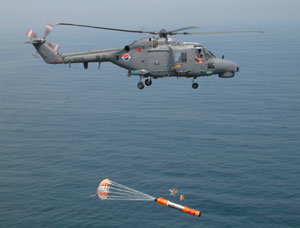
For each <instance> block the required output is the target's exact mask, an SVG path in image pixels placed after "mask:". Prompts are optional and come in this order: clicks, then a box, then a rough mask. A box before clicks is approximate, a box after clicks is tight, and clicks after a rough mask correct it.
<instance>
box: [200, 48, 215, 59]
mask: <svg viewBox="0 0 300 228" xmlns="http://www.w3.org/2000/svg"><path fill="white" fill-rule="evenodd" d="M196 49H197V51H196V56H197V57H198V58H201V59H203V60H206V61H207V60H209V59H212V58H216V57H215V55H214V54H213V53H212V52H211V51H209V50H208V49H206V48H204V47H202V46H196Z"/></svg>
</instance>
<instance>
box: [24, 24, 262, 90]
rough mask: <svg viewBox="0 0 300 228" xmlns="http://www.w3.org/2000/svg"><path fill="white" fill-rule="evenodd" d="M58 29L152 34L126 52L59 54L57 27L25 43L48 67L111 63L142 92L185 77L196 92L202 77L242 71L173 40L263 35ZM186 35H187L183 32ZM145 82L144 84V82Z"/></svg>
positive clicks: (204, 50) (31, 34)
mask: <svg viewBox="0 0 300 228" xmlns="http://www.w3.org/2000/svg"><path fill="white" fill-rule="evenodd" d="M56 26H75V27H83V28H93V29H102V30H112V31H119V32H130V33H140V34H141V33H143V34H150V35H152V36H151V37H147V38H142V39H139V40H136V41H134V42H133V43H131V44H129V45H126V46H125V47H123V48H114V49H105V50H95V51H87V52H78V53H71V54H63V53H60V52H59V50H60V46H59V45H57V44H53V43H51V42H48V41H47V40H46V37H47V36H48V35H49V33H50V32H51V31H52V30H53V28H54V26H53V25H51V24H47V25H46V31H45V33H44V36H43V38H40V37H39V36H38V35H36V33H34V32H33V31H32V30H31V29H28V30H27V33H26V35H27V36H28V37H29V38H30V40H29V41H27V42H25V43H30V44H32V45H33V46H34V47H35V49H36V50H35V52H34V54H33V55H34V56H35V57H38V56H41V57H42V59H43V60H44V61H45V62H46V63H48V64H68V65H69V67H71V64H73V63H82V64H83V67H84V69H88V64H89V63H98V64H99V65H98V69H100V64H101V63H102V62H111V63H113V64H115V65H117V66H120V67H122V68H125V69H127V70H128V76H129V77H130V76H132V75H137V76H139V77H140V80H139V82H138V83H137V87H138V88H139V89H143V88H144V87H145V85H146V86H150V85H151V84H152V79H157V78H162V77H177V78H180V77H186V78H192V79H193V82H192V88H193V89H197V88H198V83H197V78H198V77H201V76H211V75H218V76H219V77H220V78H232V77H234V76H235V73H236V72H238V71H239V66H238V64H237V63H235V62H232V61H229V60H226V59H224V55H223V56H222V57H221V58H216V57H215V56H214V54H213V53H212V52H211V51H210V50H208V49H207V48H206V47H204V46H203V45H201V44H200V43H197V42H182V41H179V40H176V39H173V38H170V36H174V35H193V34H200V35H201V34H225V33H248V32H260V33H261V31H227V32H186V30H189V29H196V28H199V27H195V26H189V27H183V28H179V29H175V30H171V31H167V30H166V29H161V30H160V31H158V32H157V31H143V30H128V29H119V28H108V27H100V26H90V25H81V24H72V23H59V24H57V25H56ZM183 31H185V32H183ZM144 80H145V81H144Z"/></svg>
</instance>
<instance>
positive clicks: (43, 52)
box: [32, 39, 63, 64]
mask: <svg viewBox="0 0 300 228" xmlns="http://www.w3.org/2000/svg"><path fill="white" fill-rule="evenodd" d="M32 45H33V46H34V47H35V49H36V50H37V52H38V53H39V54H40V56H41V57H42V58H43V60H44V61H45V62H46V63H49V64H55V63H62V62H63V59H62V57H61V55H59V54H58V52H57V51H56V50H55V49H53V48H51V47H49V46H48V45H47V44H46V40H44V39H39V40H33V41H32Z"/></svg>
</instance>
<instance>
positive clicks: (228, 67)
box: [214, 59, 240, 78]
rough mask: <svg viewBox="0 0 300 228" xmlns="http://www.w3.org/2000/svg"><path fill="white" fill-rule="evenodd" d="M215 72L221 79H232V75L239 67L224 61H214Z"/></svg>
mask: <svg viewBox="0 0 300 228" xmlns="http://www.w3.org/2000/svg"><path fill="white" fill-rule="evenodd" d="M214 65H215V71H216V73H217V74H219V77H221V78H232V77H234V73H235V72H238V71H239V70H240V68H239V66H238V65H237V64H236V63H235V62H232V61H229V60H226V59H215V63H214Z"/></svg>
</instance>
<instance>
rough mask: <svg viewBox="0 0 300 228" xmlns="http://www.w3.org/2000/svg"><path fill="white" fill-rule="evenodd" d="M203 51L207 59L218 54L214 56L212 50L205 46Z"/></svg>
mask: <svg viewBox="0 0 300 228" xmlns="http://www.w3.org/2000/svg"><path fill="white" fill-rule="evenodd" d="M203 52H204V56H205V58H206V59H211V58H216V56H214V54H213V53H212V52H211V51H209V50H207V49H205V48H204V49H203Z"/></svg>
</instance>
